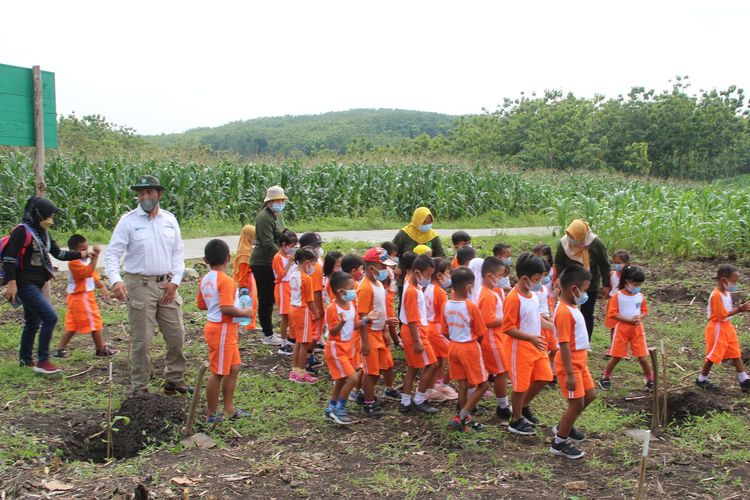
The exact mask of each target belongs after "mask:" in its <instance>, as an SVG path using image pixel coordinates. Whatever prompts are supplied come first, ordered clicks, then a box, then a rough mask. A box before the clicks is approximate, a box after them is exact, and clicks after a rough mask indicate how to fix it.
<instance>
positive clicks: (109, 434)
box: [107, 361, 114, 461]
mask: <svg viewBox="0 0 750 500" xmlns="http://www.w3.org/2000/svg"><path fill="white" fill-rule="evenodd" d="M113 452H114V446H113V443H112V362H111V361H110V362H109V402H108V403H107V461H109V460H112V454H113Z"/></svg>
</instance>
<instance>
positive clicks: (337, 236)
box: [55, 227, 552, 270]
mask: <svg viewBox="0 0 750 500" xmlns="http://www.w3.org/2000/svg"><path fill="white" fill-rule="evenodd" d="M436 231H437V232H438V233H439V234H440V236H450V235H451V234H453V233H454V232H455V231H458V229H436ZM397 232H398V229H378V230H372V231H323V232H321V233H320V235H321V236H322V237H323V241H332V240H350V241H371V242H373V243H378V242H381V241H386V240H392V239H393V237H394V236H395V235H396V233H397ZM468 232H469V233H470V234H471V235H472V236H494V235H496V234H506V235H509V236H512V235H519V234H524V235H526V234H527V235H530V236H544V235H548V234H552V228H551V227H512V228H490V229H469V230H468ZM219 238H221V239H223V240H224V241H226V242H227V244H228V245H229V248H231V249H232V251H234V249H235V248H237V240H238V239H239V235H230V236H219ZM211 239H212V238H195V239H191V240H185V258H186V259H198V258H201V257H203V248H204V247H205V246H206V243H208V241H209V240H211ZM102 249H103V250H104V252H106V251H107V246H106V245H102ZM55 264H56V265H57V267H58V268H59V269H60V270H66V269H67V268H68V265H67V263H65V262H58V261H55ZM99 265H100V266H101V267H103V266H104V254H103V253H102V255H101V256H100V258H99Z"/></svg>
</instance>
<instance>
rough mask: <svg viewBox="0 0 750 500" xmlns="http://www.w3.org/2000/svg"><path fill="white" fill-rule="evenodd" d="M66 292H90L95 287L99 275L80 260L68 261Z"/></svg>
mask: <svg viewBox="0 0 750 500" xmlns="http://www.w3.org/2000/svg"><path fill="white" fill-rule="evenodd" d="M68 273H69V275H68V293H81V292H90V291H92V290H93V289H94V288H96V282H97V281H99V275H98V274H97V273H96V271H94V269H93V268H92V267H91V266H90V265H89V263H88V262H83V261H82V260H80V259H79V260H72V261H70V262H68Z"/></svg>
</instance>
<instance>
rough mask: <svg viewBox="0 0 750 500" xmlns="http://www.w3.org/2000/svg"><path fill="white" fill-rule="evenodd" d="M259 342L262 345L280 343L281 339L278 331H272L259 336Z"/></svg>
mask: <svg viewBox="0 0 750 500" xmlns="http://www.w3.org/2000/svg"><path fill="white" fill-rule="evenodd" d="M260 342H261V344H264V345H281V344H282V342H283V341H282V339H281V337H279V334H278V333H274V334H273V335H268V336H265V335H263V336H262V337H261V338H260Z"/></svg>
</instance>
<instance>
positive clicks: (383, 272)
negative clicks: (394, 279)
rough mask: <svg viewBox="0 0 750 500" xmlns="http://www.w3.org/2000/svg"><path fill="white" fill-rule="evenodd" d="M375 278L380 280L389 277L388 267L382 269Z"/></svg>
mask: <svg viewBox="0 0 750 500" xmlns="http://www.w3.org/2000/svg"><path fill="white" fill-rule="evenodd" d="M375 279H377V280H378V281H385V280H386V279H388V269H380V270H379V271H378V275H377V276H376V277H375Z"/></svg>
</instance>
